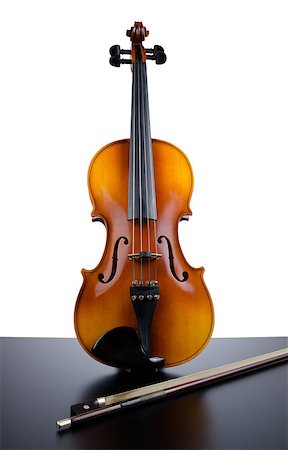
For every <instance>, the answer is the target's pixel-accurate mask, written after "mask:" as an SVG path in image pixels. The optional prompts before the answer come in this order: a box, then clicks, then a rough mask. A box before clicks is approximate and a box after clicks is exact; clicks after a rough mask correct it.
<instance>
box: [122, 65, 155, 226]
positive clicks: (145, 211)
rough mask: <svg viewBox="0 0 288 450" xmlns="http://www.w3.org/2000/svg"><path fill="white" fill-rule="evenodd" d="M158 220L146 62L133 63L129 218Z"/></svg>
mask: <svg viewBox="0 0 288 450" xmlns="http://www.w3.org/2000/svg"><path fill="white" fill-rule="evenodd" d="M144 218H146V219H153V220H156V219H157V211H156V194H155V180H154V167H153V156H152V141H151V131H150V116H149V101H148V85H147V72H146V63H145V62H142V61H136V62H134V63H133V83H132V110H131V135H130V151H129V185H128V220H133V219H140V220H142V219H144Z"/></svg>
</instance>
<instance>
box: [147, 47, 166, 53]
mask: <svg viewBox="0 0 288 450" xmlns="http://www.w3.org/2000/svg"><path fill="white" fill-rule="evenodd" d="M155 52H164V48H163V47H161V45H154V48H146V53H152V54H154V53H155Z"/></svg>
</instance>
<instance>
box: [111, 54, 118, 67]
mask: <svg viewBox="0 0 288 450" xmlns="http://www.w3.org/2000/svg"><path fill="white" fill-rule="evenodd" d="M109 63H110V64H111V66H114V67H120V55H114V56H111V57H110V59H109Z"/></svg>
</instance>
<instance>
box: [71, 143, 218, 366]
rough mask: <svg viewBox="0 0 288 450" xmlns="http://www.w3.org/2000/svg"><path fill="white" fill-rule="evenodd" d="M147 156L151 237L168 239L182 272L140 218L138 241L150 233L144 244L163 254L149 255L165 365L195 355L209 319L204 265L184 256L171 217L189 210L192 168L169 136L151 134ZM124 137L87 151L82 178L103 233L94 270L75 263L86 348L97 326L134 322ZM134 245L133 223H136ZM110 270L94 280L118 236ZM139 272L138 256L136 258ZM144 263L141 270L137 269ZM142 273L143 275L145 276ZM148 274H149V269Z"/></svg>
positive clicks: (156, 341)
mask: <svg viewBox="0 0 288 450" xmlns="http://www.w3.org/2000/svg"><path fill="white" fill-rule="evenodd" d="M152 148H153V159H154V170H155V185H156V198H157V214H158V219H157V238H158V237H159V236H161V235H165V236H167V238H168V239H169V240H170V243H171V246H172V250H173V255H174V260H173V262H174V267H175V272H176V274H177V275H178V277H179V278H180V279H182V273H183V272H184V271H186V272H187V273H188V280H187V281H185V282H179V281H177V280H176V279H175V278H174V276H173V275H172V273H171V270H170V265H169V258H168V248H167V244H166V242H165V240H163V241H162V243H161V244H158V245H157V246H156V245H155V239H153V233H154V231H153V222H152V221H150V222H149V224H147V223H145V221H144V222H143V242H144V243H145V242H146V243H147V241H148V238H147V237H148V226H149V230H150V236H151V251H152V252H153V251H154V250H156V251H157V252H158V253H161V254H162V257H161V258H160V259H158V261H157V262H156V261H152V262H151V275H152V274H155V273H156V265H157V280H158V281H159V286H160V294H161V297H160V299H159V301H158V304H157V306H156V311H155V315H154V319H153V324H152V351H153V354H154V355H157V356H161V357H164V358H165V362H166V365H165V366H166V367H169V366H174V365H178V364H181V363H184V362H186V361H188V360H190V359H192V358H194V357H195V356H196V355H197V354H198V353H200V352H201V351H202V350H203V349H204V347H205V346H206V345H207V343H208V342H209V340H210V338H211V335H212V331H213V325H214V313H213V305H212V301H211V298H210V294H209V292H208V289H207V287H206V285H205V283H204V280H203V273H204V268H203V267H200V268H193V267H191V266H190V265H189V264H188V262H187V261H186V259H185V257H184V255H183V252H182V250H181V247H180V244H179V240H178V223H179V220H180V219H181V217H182V216H184V215H191V210H190V207H189V202H190V198H191V195H192V190H193V173H192V168H191V166H190V163H189V161H188V159H187V157H186V156H185V154H184V153H183V152H182V151H181V150H179V149H178V148H177V147H175V146H174V145H172V144H169V143H167V142H164V141H160V140H156V139H153V141H152ZM128 170H129V140H122V141H117V142H113V143H111V144H109V145H107V146H105V147H103V148H102V149H101V150H100V151H99V152H98V153H97V154H96V155H95V157H94V158H93V159H92V161H91V164H90V168H89V173H88V186H89V193H90V198H91V201H92V205H93V211H92V216H93V217H99V218H102V219H103V221H104V223H105V226H106V230H107V240H106V246H105V250H104V253H103V257H102V259H101V261H100V263H99V264H98V266H97V267H96V268H95V269H93V270H86V269H83V270H82V274H83V278H84V279H83V284H82V287H81V290H80V292H79V295H78V299H77V302H76V306H75V329H76V333H77V337H78V340H79V342H80V343H81V345H82V346H83V348H84V349H85V350H86V351H87V352H88V353H89V355H90V356H92V357H94V356H93V355H92V353H91V351H90V350H91V347H92V345H93V344H94V342H95V341H96V340H97V339H98V338H99V337H100V336H101V335H102V334H104V333H106V332H107V331H109V330H111V329H112V328H114V327H118V326H130V327H133V328H137V322H136V317H135V313H134V309H133V306H132V303H131V299H130V295H129V287H130V285H131V281H132V279H133V278H132V264H131V262H130V261H129V259H128V254H129V253H132V221H128V220H127V209H128ZM135 231H136V236H137V239H136V240H135V251H139V239H138V235H139V228H138V224H136V226H135ZM121 236H125V237H127V239H128V242H129V243H128V245H125V243H124V241H123V240H121V241H120V243H119V249H118V261H117V271H116V274H115V277H114V278H113V279H112V280H111V281H110V282H109V283H107V284H104V283H101V282H99V279H98V275H99V274H100V273H103V274H104V276H105V278H104V279H105V280H107V279H108V278H109V275H110V273H111V268H112V256H113V250H114V245H115V242H116V241H117V239H118V238H119V237H121ZM135 269H136V278H138V279H139V262H136V263H135ZM145 276H147V271H146V272H145V271H144V277H145ZM144 279H145V278H144ZM152 279H153V276H152Z"/></svg>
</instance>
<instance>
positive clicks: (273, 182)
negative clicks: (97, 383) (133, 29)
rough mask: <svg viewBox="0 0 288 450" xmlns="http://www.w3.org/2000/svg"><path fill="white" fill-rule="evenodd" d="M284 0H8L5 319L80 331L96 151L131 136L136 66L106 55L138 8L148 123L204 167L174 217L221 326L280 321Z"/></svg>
mask: <svg viewBox="0 0 288 450" xmlns="http://www.w3.org/2000/svg"><path fill="white" fill-rule="evenodd" d="M287 13H288V4H287V2H286V1H280V0H278V1H275V0H273V1H265V0H261V1H255V0H254V1H253V0H250V1H245V0H241V1H217V0H216V1H215V0H213V1H180V0H178V1H177V2H170V1H167V0H166V1H145V2H137V1H135V0H133V1H125V0H124V1H111V0H110V1H108V0H107V1H103V2H100V1H96V0H93V1H89V0H84V1H83V0H81V1H80V0H79V1H73V0H69V1H68V0H67V1H66V0H57V1H54V0H49V1H46V0H42V1H38V0H37V1H31V0H25V1H24V0H21V1H15V0H9V1H2V3H1V15H0V16H1V17H0V22H1V23H0V42H1V50H0V51H1V54H0V64H1V75H0V76H1V128H2V131H1V174H0V182H1V186H0V192H1V240H2V242H1V261H2V262H1V264H2V267H1V272H0V273H1V310H2V314H1V329H0V334H1V335H6V336H74V329H73V309H74V304H75V300H76V297H77V293H78V290H79V288H80V286H81V283H82V276H81V274H80V269H81V268H82V267H85V268H87V269H89V268H93V267H95V266H96V264H97V262H98V261H99V259H100V257H101V254H102V251H103V247H104V241H105V231H104V229H103V227H102V226H101V224H92V222H91V221H90V213H91V205H90V200H89V196H88V190H87V185H86V173H87V169H88V165H89V163H90V160H91V158H92V157H93V155H94V154H95V153H96V151H97V150H98V149H99V148H101V147H102V146H103V145H105V144H107V143H108V142H110V141H114V140H117V139H122V138H125V137H128V136H129V126H130V98H131V97H130V95H131V93H130V91H131V72H130V69H129V66H122V67H121V68H120V69H117V68H113V67H111V66H110V65H109V64H108V49H109V47H110V46H111V45H112V44H120V45H121V47H122V48H129V40H128V39H127V38H126V37H125V31H126V29H127V28H130V26H132V24H133V23H134V20H142V21H143V23H144V24H145V25H146V26H147V29H149V30H150V36H149V38H148V39H147V40H146V41H145V45H146V46H147V47H152V46H153V45H154V44H160V45H162V46H163V47H164V48H165V50H166V53H167V57H168V59H167V63H166V64H165V65H163V66H156V65H155V64H154V63H153V62H151V63H149V67H148V77H149V93H150V110H151V121H152V134H153V137H157V138H160V139H164V140H167V141H170V142H172V143H174V144H176V145H177V146H178V147H180V148H182V149H183V150H184V151H185V153H186V154H187V155H188V157H189V159H190V161H191V163H192V166H193V169H194V174H195V189H194V194H193V197H192V203H191V206H192V210H193V217H192V218H191V220H190V222H189V223H184V224H181V225H180V233H181V243H182V248H183V250H184V253H185V256H186V257H187V259H188V261H189V262H190V263H191V265H193V266H195V267H197V266H201V265H204V266H205V268H206V272H205V280H206V283H207V285H208V288H209V290H210V292H211V295H212V298H213V300H214V305H215V312H216V325H215V332H214V336H217V337H222V336H273V335H274V336H280V335H286V334H287V296H288V294H287V293H288V280H287V273H288V267H287V254H288V248H287V229H288V223H287V209H288V205H287V191H288V189H287V168H288V162H287V150H288V148H287V147H288V146H287V144H288V142H287V141H288V139H287V119H288V117H287V115H288V114H287V108H288V107H287V105H288V91H287V80H288V64H287V44H288V32H287V30H288V27H287V23H288V14H287Z"/></svg>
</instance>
